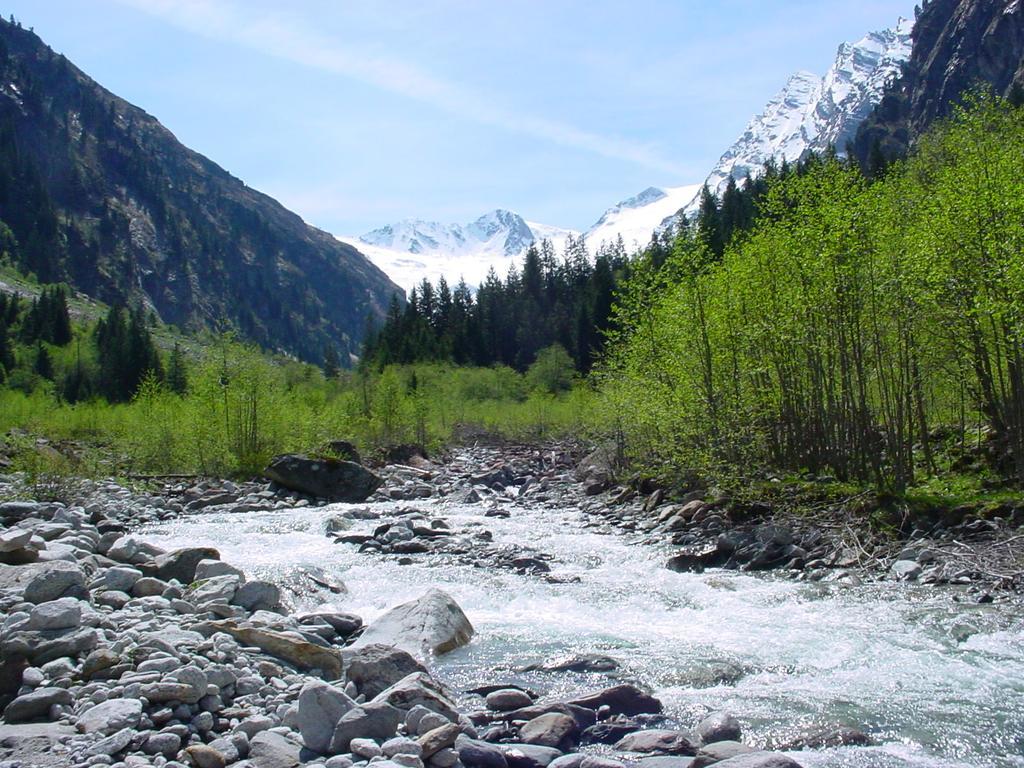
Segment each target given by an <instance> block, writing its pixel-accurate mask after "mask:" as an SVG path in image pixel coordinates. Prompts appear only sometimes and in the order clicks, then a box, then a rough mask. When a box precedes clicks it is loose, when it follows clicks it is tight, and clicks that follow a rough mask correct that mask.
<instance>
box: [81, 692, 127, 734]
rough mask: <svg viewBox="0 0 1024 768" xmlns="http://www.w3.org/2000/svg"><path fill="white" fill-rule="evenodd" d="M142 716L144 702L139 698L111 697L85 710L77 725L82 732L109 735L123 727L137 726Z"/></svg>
mask: <svg viewBox="0 0 1024 768" xmlns="http://www.w3.org/2000/svg"><path fill="white" fill-rule="evenodd" d="M141 717H142V702H141V701H139V700H138V699H109V700H108V701H104V702H101V703H100V704H97V705H96V706H94V707H90V708H89V709H87V710H85V712H83V713H82V714H81V715H79V716H78V722H77V723H76V724H75V727H76V728H78V730H79V731H81V732H82V733H102V734H104V735H105V736H107V735H110V734H112V733H114V732H115V731H120V730H121V729H122V728H137V727H138V726H139V719H140V718H141Z"/></svg>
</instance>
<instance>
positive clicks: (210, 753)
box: [185, 744, 227, 768]
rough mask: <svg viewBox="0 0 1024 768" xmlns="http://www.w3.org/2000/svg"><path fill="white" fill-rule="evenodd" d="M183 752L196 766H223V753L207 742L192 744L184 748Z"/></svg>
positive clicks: (211, 767) (201, 767)
mask: <svg viewBox="0 0 1024 768" xmlns="http://www.w3.org/2000/svg"><path fill="white" fill-rule="evenodd" d="M185 754H186V755H188V759H189V761H190V762H191V763H192V765H194V766H195V767H196V768H224V766H225V765H227V760H226V759H225V757H224V755H223V754H222V753H221V752H220V751H219V750H216V749H214V748H213V747H211V746H209V745H207V744H193V745H191V746H189V747H186V748H185Z"/></svg>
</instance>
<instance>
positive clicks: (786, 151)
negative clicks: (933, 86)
mask: <svg viewBox="0 0 1024 768" xmlns="http://www.w3.org/2000/svg"><path fill="white" fill-rule="evenodd" d="M912 28H913V22H911V21H909V20H907V19H904V18H902V17H901V18H900V19H899V20H898V22H897V23H896V25H895V26H893V27H892V28H890V29H885V30H882V31H879V32H869V33H868V34H867V35H865V36H864V37H863V38H861V39H860V40H858V41H857V42H855V43H843V44H841V45H840V46H839V47H838V49H837V50H836V57H835V60H834V61H833V63H832V66H831V67H829V69H828V71H827V72H826V73H825V74H824V76H818V75H816V74H814V73H812V72H807V71H799V72H795V73H794V74H792V75H790V77H789V79H788V80H787V82H786V84H785V86H783V88H782V90H780V91H779V92H778V93H777V94H776V95H775V97H774V98H773V99H772V100H771V101H769V102H768V104H767V105H766V106H765V109H764V111H763V112H761V113H760V114H758V115H757V116H755V117H754V118H753V119H752V120H751V121H750V122H749V123H748V124H747V127H746V129H745V130H744V131H743V133H742V135H741V136H740V137H739V138H738V139H737V140H736V142H735V143H733V145H732V146H731V147H729V149H727V150H726V151H725V153H723V154H722V157H721V158H720V159H719V161H718V163H717V164H716V166H715V168H714V170H712V172H711V173H710V174H709V175H708V177H707V180H706V183H707V185H708V187H710V189H711V191H712V192H716V193H721V192H722V190H723V189H724V188H725V185H726V183H727V182H728V180H729V177H730V176H731V177H733V178H735V179H736V180H737V181H742V180H743V178H744V177H745V176H746V175H747V174H748V173H749V174H750V175H752V176H756V175H757V174H758V173H760V172H761V170H762V168H763V167H764V164H765V162H766V161H768V160H770V159H774V160H775V161H777V162H781V161H783V160H785V161H787V162H795V161H797V160H799V159H800V158H801V157H803V156H805V155H806V154H807V153H808V152H815V151H823V150H825V149H827V148H828V147H830V146H835V147H836V150H837V151H838V152H839V153H840V154H844V153H845V151H846V145H847V143H848V142H849V141H851V140H852V139H853V137H854V135H855V134H856V131H857V127H858V126H859V125H860V124H861V122H862V121H863V120H864V119H865V118H866V117H867V116H868V115H869V114H870V112H871V110H872V109H873V108H874V106H875V105H876V104H877V103H878V102H879V101H880V100H881V98H882V93H883V91H884V89H885V85H886V83H887V82H889V81H890V80H892V79H894V78H895V77H897V76H898V75H899V74H900V70H901V67H902V66H903V63H904V62H906V61H907V60H908V59H909V57H910V49H911V30H912ZM695 207H696V200H694V201H692V202H691V203H690V205H688V206H687V212H690V211H692V210H694V209H695Z"/></svg>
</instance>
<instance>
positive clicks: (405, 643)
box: [353, 589, 474, 659]
mask: <svg viewBox="0 0 1024 768" xmlns="http://www.w3.org/2000/svg"><path fill="white" fill-rule="evenodd" d="M473 633H474V630H473V625H472V624H470V623H469V619H468V618H466V614H465V613H463V612H462V609H461V608H460V607H459V606H458V603H456V602H455V600H454V599H452V597H451V596H450V595H449V594H448V593H446V592H443V591H441V590H440V589H430V590H428V591H427V592H425V593H424V594H423V595H422V596H420V597H418V598H417V599H415V600H410V601H409V602H408V603H402V604H401V605H398V606H395V607H394V608H392V609H391V610H390V611H388V612H387V613H385V614H384V615H383V616H381V617H380V618H378V619H377V620H376V621H374V622H373V623H372V624H370V626H368V627H367V628H366V630H365V631H364V632H363V634H362V635H361V636H360V637H359V639H358V640H357V641H356V642H355V643H354V644H353V647H356V648H360V647H363V646H367V645H371V644H378V645H390V646H394V647H395V648H401V649H402V650H404V651H408V652H409V653H410V654H412V655H413V656H415V657H417V658H420V659H423V658H427V657H429V656H431V655H440V654H443V653H447V652H448V651H451V650H454V649H456V648H459V647H461V646H463V645H466V644H467V643H468V642H469V641H470V639H471V638H472V637H473Z"/></svg>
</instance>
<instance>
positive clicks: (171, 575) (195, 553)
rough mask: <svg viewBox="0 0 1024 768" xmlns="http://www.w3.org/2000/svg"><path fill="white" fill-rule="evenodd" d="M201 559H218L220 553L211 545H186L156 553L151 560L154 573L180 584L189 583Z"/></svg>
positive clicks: (158, 576) (194, 575)
mask: <svg viewBox="0 0 1024 768" xmlns="http://www.w3.org/2000/svg"><path fill="white" fill-rule="evenodd" d="M202 560H220V553H219V552H218V551H217V550H216V549H213V548H212V547H186V548H184V549H175V550H172V551H171V552H168V553H166V554H163V555H157V556H156V558H154V560H153V564H154V565H155V566H156V574H155V575H156V576H157V578H160V579H163V580H164V581H170V580H171V579H176V580H177V581H178V582H180V583H181V584H191V583H192V582H193V581H195V578H196V566H197V565H199V563H200V562H201V561H202Z"/></svg>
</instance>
